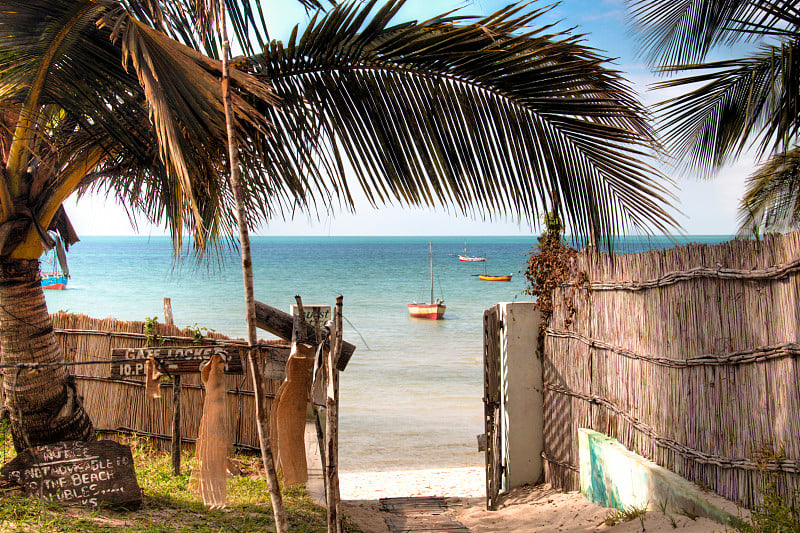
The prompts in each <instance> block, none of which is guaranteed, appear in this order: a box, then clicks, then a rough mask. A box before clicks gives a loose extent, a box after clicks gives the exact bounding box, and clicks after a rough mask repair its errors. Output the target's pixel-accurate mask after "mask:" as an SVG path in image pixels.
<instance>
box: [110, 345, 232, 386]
mask: <svg viewBox="0 0 800 533" xmlns="http://www.w3.org/2000/svg"><path fill="white" fill-rule="evenodd" d="M214 354H220V356H221V357H222V359H223V361H225V373H227V374H241V373H242V372H243V369H242V357H245V356H246V355H247V347H245V346H241V347H239V346H237V347H226V346H158V347H154V348H114V349H113V350H111V377H112V378H117V379H124V378H127V377H131V376H144V375H145V362H146V361H147V359H148V358H149V357H150V356H151V355H152V356H153V358H154V359H155V360H156V361H157V362H158V363H159V367H160V368H159V370H161V372H164V373H166V374H196V373H198V372H200V366H201V365H202V364H203V363H205V362H206V361H208V360H210V359H211V356H212V355H214Z"/></svg>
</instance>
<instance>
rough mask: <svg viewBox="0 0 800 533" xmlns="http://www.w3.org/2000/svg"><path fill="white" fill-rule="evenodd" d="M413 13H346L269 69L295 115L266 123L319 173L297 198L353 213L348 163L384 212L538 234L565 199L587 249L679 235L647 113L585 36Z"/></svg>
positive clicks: (346, 9) (516, 21) (519, 23)
mask: <svg viewBox="0 0 800 533" xmlns="http://www.w3.org/2000/svg"><path fill="white" fill-rule="evenodd" d="M401 5H402V2H400V1H396V0H390V1H388V2H385V3H384V4H383V5H382V6H381V7H380V8H379V9H376V2H375V1H371V2H367V3H365V4H363V5H361V4H357V3H350V4H345V5H339V6H337V7H336V8H334V9H332V10H330V11H329V12H328V13H327V14H325V15H324V16H320V17H315V18H314V19H312V21H311V23H310V24H309V26H308V27H307V28H306V29H305V31H303V32H302V33H300V32H298V31H295V33H294V34H293V35H292V37H291V38H290V39H289V41H287V43H286V44H285V45H284V44H281V43H278V42H272V43H271V45H270V48H269V50H267V51H265V53H264V54H262V55H260V56H257V57H255V58H254V69H255V72H257V73H258V74H259V75H261V76H264V77H265V78H266V79H267V80H269V82H270V83H271V84H272V85H273V86H274V88H275V91H276V93H277V94H278V95H279V96H280V97H281V98H282V99H283V101H284V106H283V107H281V108H280V109H275V110H266V109H265V110H264V112H265V113H266V114H267V115H268V116H269V117H270V121H271V122H273V123H274V124H276V134H275V137H274V138H273V141H274V142H277V143H279V144H282V145H283V144H284V143H286V146H290V147H293V149H294V150H301V151H304V152H308V151H309V150H310V149H313V153H309V158H308V159H307V160H306V161H305V162H306V163H307V162H309V161H319V162H320V163H319V164H318V165H317V166H316V168H311V167H309V168H306V169H305V170H304V172H303V174H305V176H306V177H304V178H303V180H302V181H300V182H297V183H296V184H297V185H300V186H304V187H308V188H309V194H312V195H313V194H314V191H313V190H312V188H314V187H315V188H316V190H317V191H318V192H323V193H329V194H331V195H332V197H334V198H338V199H339V200H341V201H343V202H344V203H345V204H346V205H350V204H351V202H352V200H351V197H350V194H349V191H350V184H349V183H348V178H347V176H346V175H345V173H344V171H343V169H342V165H341V164H340V161H341V160H344V159H347V160H349V162H350V163H351V164H352V168H353V170H354V172H355V175H356V178H357V181H358V183H359V185H360V186H361V187H362V188H363V189H364V191H365V192H366V194H367V197H368V198H369V199H370V201H372V202H374V203H384V202H401V203H409V204H413V205H420V204H422V205H450V204H452V205H455V206H456V208H457V209H459V210H460V211H462V212H463V213H466V214H474V213H477V212H484V211H488V212H490V213H496V214H497V213H507V214H512V215H515V216H518V217H520V218H521V219H523V220H529V221H530V220H536V219H537V218H538V217H539V215H541V214H542V213H544V212H547V211H548V210H549V209H550V208H551V207H552V205H551V201H553V203H554V204H555V205H559V206H561V208H562V209H563V210H564V211H565V213H564V214H565V215H566V219H568V220H569V221H570V222H571V225H572V228H573V229H574V231H576V232H577V233H578V234H580V235H583V236H588V235H590V234H591V235H594V236H599V235H612V234H616V233H620V232H624V231H626V230H630V229H631V228H632V227H635V228H649V229H651V230H652V229H656V230H658V231H666V230H667V229H668V228H673V227H674V226H675V221H674V220H673V219H672V217H671V216H670V215H669V214H668V213H667V211H666V206H667V204H668V202H669V200H670V199H671V198H672V195H671V192H670V190H669V189H668V182H667V181H666V180H664V179H663V177H661V176H660V175H659V174H658V173H657V172H655V171H654V170H652V169H651V168H650V167H649V166H648V164H647V160H648V159H649V158H650V155H652V154H653V150H655V149H656V148H657V146H656V143H655V141H654V140H653V136H652V131H651V128H650V126H649V123H648V121H647V117H646V112H645V111H644V109H643V108H642V106H641V105H640V104H639V103H638V101H637V100H636V98H635V97H634V94H633V92H632V91H631V90H630V88H629V87H628V86H627V84H626V82H625V81H624V80H623V79H622V77H621V76H620V75H619V73H617V72H615V71H613V70H610V69H608V68H606V67H605V66H604V64H605V60H604V59H603V58H602V57H601V56H599V55H598V54H596V53H595V52H594V51H593V50H591V49H589V48H587V47H585V46H583V45H581V44H580V43H579V42H578V41H579V40H580V38H579V37H578V36H571V35H568V34H565V33H552V32H550V28H549V27H548V26H543V27H541V28H538V29H530V28H531V26H532V25H533V24H534V23H535V22H536V20H537V18H538V17H540V16H541V14H542V13H543V11H544V10H542V9H540V10H534V11H531V10H528V9H526V5H519V4H515V5H512V6H509V7H508V8H505V9H503V10H500V11H498V12H497V13H495V14H493V15H490V16H488V17H485V18H483V19H480V20H475V19H471V18H459V17H457V16H450V15H448V16H441V17H436V18H433V19H431V20H428V21H424V22H421V23H405V24H398V25H391V24H392V20H393V17H394V15H395V14H396V12H397V10H398V9H399V7H400V6H401ZM373 11H375V12H374V13H373ZM548 32H550V33H548ZM287 127H288V128H290V129H289V130H285V129H284V128H287ZM269 173H270V175H271V176H273V178H274V179H275V180H276V181H279V180H281V179H283V177H284V176H285V173H284V168H282V166H281V165H280V164H278V163H277V162H276V163H275V164H273V165H271V167H270V168H269ZM306 183H307V184H306ZM282 186H289V185H288V184H286V183H285V182H284V183H283V185H282Z"/></svg>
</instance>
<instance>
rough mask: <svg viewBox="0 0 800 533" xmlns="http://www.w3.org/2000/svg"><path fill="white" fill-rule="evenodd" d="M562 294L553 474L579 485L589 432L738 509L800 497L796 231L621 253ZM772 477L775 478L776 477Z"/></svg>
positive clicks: (554, 324) (548, 408)
mask: <svg viewBox="0 0 800 533" xmlns="http://www.w3.org/2000/svg"><path fill="white" fill-rule="evenodd" d="M575 266H576V268H577V270H578V271H584V272H585V273H586V274H587V276H588V280H589V281H588V283H586V282H584V283H577V284H565V285H563V286H561V287H559V288H558V289H556V291H555V294H554V299H553V301H554V312H553V316H552V319H551V321H550V324H549V325H548V329H547V331H546V333H545V354H544V361H543V369H544V380H545V391H544V403H545V422H544V424H545V428H544V431H545V452H544V454H543V455H544V458H545V476H546V479H547V480H548V481H549V482H551V483H552V484H553V485H554V486H556V487H558V488H561V489H564V490H575V489H577V488H579V479H578V474H577V471H578V438H577V429H578V428H579V427H587V428H592V429H594V430H596V431H600V432H603V433H606V434H609V435H611V436H614V437H616V438H617V439H618V440H619V441H620V442H621V443H622V444H624V445H625V446H627V447H628V448H630V449H632V450H634V451H635V452H637V453H639V454H641V455H643V456H645V457H647V458H649V459H651V460H653V461H655V462H656V463H658V464H659V465H661V466H663V467H666V468H668V469H670V470H672V471H674V472H676V473H677V474H679V475H681V476H683V477H685V478H687V479H689V480H692V481H694V482H696V483H698V484H699V485H701V486H703V487H707V488H709V489H711V490H714V491H716V492H717V493H719V494H721V495H722V496H725V497H726V498H729V499H731V500H733V501H735V502H737V503H739V504H741V505H744V506H747V507H752V506H753V505H754V504H757V503H759V502H760V501H761V495H762V490H763V489H764V486H765V483H767V481H768V480H770V479H771V480H774V481H775V482H776V484H777V487H778V490H779V491H780V493H781V494H783V495H784V496H786V497H787V498H790V499H791V498H793V497H794V495H795V494H797V491H798V490H800V365H798V353H800V344H799V342H800V336H799V334H800V310H798V293H799V292H800V232H798V233H792V234H787V235H774V236H767V237H766V238H765V239H764V240H762V241H761V242H755V241H731V242H727V243H724V244H720V245H715V246H707V245H702V244H693V245H689V246H683V247H678V248H672V249H668V250H661V251H651V252H646V253H639V254H630V255H624V256H615V257H614V258H613V260H612V258H611V257H609V256H608V255H607V254H597V253H593V252H591V251H589V250H583V251H581V252H580V253H579V254H578V256H577V258H576V264H575ZM767 474H769V475H767Z"/></svg>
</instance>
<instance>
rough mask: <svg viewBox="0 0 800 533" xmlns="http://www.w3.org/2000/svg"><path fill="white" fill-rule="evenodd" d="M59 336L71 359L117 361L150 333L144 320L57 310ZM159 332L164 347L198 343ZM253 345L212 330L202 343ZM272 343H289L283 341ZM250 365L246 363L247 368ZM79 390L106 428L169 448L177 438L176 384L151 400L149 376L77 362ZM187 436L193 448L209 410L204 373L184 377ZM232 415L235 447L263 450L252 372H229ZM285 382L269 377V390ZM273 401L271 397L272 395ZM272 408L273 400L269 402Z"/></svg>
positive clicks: (161, 328) (171, 329) (174, 330)
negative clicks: (119, 351) (119, 374)
mask: <svg viewBox="0 0 800 533" xmlns="http://www.w3.org/2000/svg"><path fill="white" fill-rule="evenodd" d="M51 318H52V321H53V328H54V329H55V332H56V340H57V341H58V344H59V346H60V348H61V351H62V353H63V354H64V358H65V360H66V361H68V362H71V361H102V360H108V361H110V360H111V350H112V349H114V348H139V347H143V346H145V343H146V342H147V341H148V336H147V335H146V334H145V333H144V331H145V329H144V328H145V323H144V322H124V321H120V320H116V319H113V318H106V319H96V318H90V317H88V316H86V315H76V314H70V313H55V314H52V315H51ZM155 333H156V334H157V335H159V336H160V337H161V339H162V340H163V344H161V345H162V346H188V345H192V344H196V343H197V341H196V339H195V338H194V336H193V334H192V333H193V332H192V331H191V330H188V329H179V328H178V327H176V326H168V325H164V324H158V325H157V326H156V331H155ZM231 343H234V344H241V345H243V346H246V345H247V342H246V341H244V340H241V339H230V338H228V337H226V336H224V335H220V334H217V333H213V332H212V333H209V334H208V335H206V336H205V337H204V339H203V340H202V341H201V342H200V343H199V344H200V345H211V344H226V345H230V344H231ZM268 344H275V345H278V346H286V347H287V349H288V344H286V343H284V342H283V341H274V342H272V343H268ZM246 366H247V365H245V367H246ZM72 368H73V372H74V374H75V381H76V384H77V387H78V392H79V393H80V394H81V395H82V396H83V401H84V407H85V409H86V411H87V413H88V414H89V416H90V418H91V419H92V421H93V422H94V425H95V428H96V429H97V430H98V431H100V432H109V433H133V434H138V435H144V436H148V437H150V438H152V439H154V441H155V443H156V445H157V446H159V447H162V448H165V449H169V444H170V441H171V439H172V385H171V383H169V382H165V381H162V383H161V398H160V399H154V400H148V399H146V398H145V383H144V377H136V376H133V377H129V378H126V379H124V380H118V379H110V378H109V376H110V365H109V364H102V363H101V364H90V365H81V366H74V367H72ZM181 378H182V379H181V435H182V445H183V447H187V448H193V447H194V442H195V440H196V439H197V434H198V429H199V426H200V418H201V417H202V413H203V391H204V389H203V387H202V385H201V381H200V374H199V373H197V374H184V375H183V376H181ZM225 380H226V381H227V388H228V409H229V416H230V420H231V422H232V426H233V429H234V438H233V441H234V445H235V446H237V447H238V448H240V449H245V450H253V451H258V450H259V442H258V433H257V430H256V425H255V407H254V394H253V387H252V383H251V379H250V376H249V375H247V374H242V375H226V376H225ZM280 383H281V382H280V381H278V380H273V379H267V380H266V387H265V389H266V393H267V395H268V396H272V395H274V393H275V392H276V391H277V390H278V387H279V386H280ZM267 401H268V402H271V400H270V399H269V398H268V399H267ZM267 409H269V403H268V405H267Z"/></svg>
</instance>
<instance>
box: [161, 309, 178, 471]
mask: <svg viewBox="0 0 800 533" xmlns="http://www.w3.org/2000/svg"><path fill="white" fill-rule="evenodd" d="M164 323H165V324H166V325H168V326H173V325H174V322H173V319H172V301H171V300H170V299H169V298H164ZM181 439H182V435H181V376H180V374H174V375H173V376H172V448H171V452H172V472H173V474H175V475H176V476H179V475H180V474H181Z"/></svg>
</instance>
